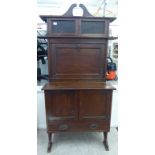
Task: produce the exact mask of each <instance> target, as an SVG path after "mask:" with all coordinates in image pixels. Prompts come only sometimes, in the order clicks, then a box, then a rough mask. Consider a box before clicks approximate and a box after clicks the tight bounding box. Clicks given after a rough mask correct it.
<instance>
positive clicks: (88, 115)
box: [79, 90, 111, 119]
mask: <svg viewBox="0 0 155 155" xmlns="http://www.w3.org/2000/svg"><path fill="white" fill-rule="evenodd" d="M110 95H111V93H109V92H108V91H101V90H85V91H83V90H81V91H80V92H79V119H93V118H98V119H109V117H110V112H111V100H109V99H110Z"/></svg>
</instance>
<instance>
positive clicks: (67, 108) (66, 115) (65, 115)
mask: <svg viewBox="0 0 155 155" xmlns="http://www.w3.org/2000/svg"><path fill="white" fill-rule="evenodd" d="M45 100H46V113H47V120H48V121H52V120H62V119H65V120H66V119H76V118H77V108H76V97H75V93H74V91H68V90H67V91H65V90H64V91H63V90H61V91H59V90H56V91H47V92H45Z"/></svg>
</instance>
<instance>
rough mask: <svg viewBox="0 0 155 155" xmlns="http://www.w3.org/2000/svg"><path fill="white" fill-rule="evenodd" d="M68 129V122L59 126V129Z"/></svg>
mask: <svg viewBox="0 0 155 155" xmlns="http://www.w3.org/2000/svg"><path fill="white" fill-rule="evenodd" d="M67 129H68V125H67V124H62V125H60V126H59V130H67Z"/></svg>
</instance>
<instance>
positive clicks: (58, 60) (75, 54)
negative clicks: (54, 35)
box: [49, 44, 106, 79]
mask: <svg viewBox="0 0 155 155" xmlns="http://www.w3.org/2000/svg"><path fill="white" fill-rule="evenodd" d="M51 47H52V51H50V54H49V59H50V60H51V61H50V63H49V75H50V78H52V79H103V78H104V77H105V68H106V67H105V66H106V50H105V45H104V44H103V45H101V44H96V45H91V44H53V45H51Z"/></svg>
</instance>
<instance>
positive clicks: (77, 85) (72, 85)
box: [42, 81, 116, 90]
mask: <svg viewBox="0 0 155 155" xmlns="http://www.w3.org/2000/svg"><path fill="white" fill-rule="evenodd" d="M42 89H43V90H90V89H94V90H95V89H99V90H100V89H101V90H115V89H116V88H115V87H113V86H112V85H111V84H109V83H106V82H88V81H82V82H81V81H77V82H52V83H48V84H46V85H45V86H44V87H43V88H42Z"/></svg>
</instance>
